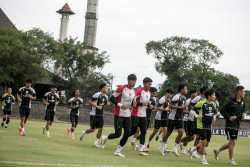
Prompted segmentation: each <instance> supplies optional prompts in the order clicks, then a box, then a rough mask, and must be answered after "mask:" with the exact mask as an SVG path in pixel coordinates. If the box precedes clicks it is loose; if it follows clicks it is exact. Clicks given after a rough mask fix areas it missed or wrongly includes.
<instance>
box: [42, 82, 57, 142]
mask: <svg viewBox="0 0 250 167" xmlns="http://www.w3.org/2000/svg"><path fill="white" fill-rule="evenodd" d="M56 92H57V87H56V86H52V87H51V90H50V92H47V93H45V95H44V97H43V103H44V104H45V106H46V107H45V112H46V115H45V118H44V120H46V121H47V123H46V126H44V127H43V134H44V133H45V129H46V135H47V137H50V134H49V127H50V126H51V125H52V122H53V121H54V115H55V111H56V106H57V105H58V103H59V95H58V94H57V93H56Z"/></svg>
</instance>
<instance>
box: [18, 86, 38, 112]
mask: <svg viewBox="0 0 250 167" xmlns="http://www.w3.org/2000/svg"><path fill="white" fill-rule="evenodd" d="M18 94H19V96H20V98H21V99H22V102H21V103H20V106H22V107H29V108H31V99H30V98H29V97H28V94H30V95H32V96H33V97H36V91H35V90H34V89H33V88H32V87H30V88H26V87H21V88H20V89H19V90H18Z"/></svg>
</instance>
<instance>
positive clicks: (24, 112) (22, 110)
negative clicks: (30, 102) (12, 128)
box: [20, 106, 30, 118]
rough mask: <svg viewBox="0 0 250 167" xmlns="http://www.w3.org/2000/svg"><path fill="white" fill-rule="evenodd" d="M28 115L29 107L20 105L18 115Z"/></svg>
mask: <svg viewBox="0 0 250 167" xmlns="http://www.w3.org/2000/svg"><path fill="white" fill-rule="evenodd" d="M29 115H30V108H29V107H24V106H20V117H25V118H29Z"/></svg>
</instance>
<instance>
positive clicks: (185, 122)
mask: <svg viewBox="0 0 250 167" xmlns="http://www.w3.org/2000/svg"><path fill="white" fill-rule="evenodd" d="M183 124H184V130H185V132H188V121H183Z"/></svg>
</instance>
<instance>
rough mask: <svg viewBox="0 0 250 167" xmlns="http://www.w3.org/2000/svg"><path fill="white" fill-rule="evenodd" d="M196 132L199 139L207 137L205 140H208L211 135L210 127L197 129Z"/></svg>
mask: <svg viewBox="0 0 250 167" xmlns="http://www.w3.org/2000/svg"><path fill="white" fill-rule="evenodd" d="M198 133H199V138H200V140H205V139H207V141H208V142H210V139H211V137H212V131H211V129H198Z"/></svg>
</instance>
